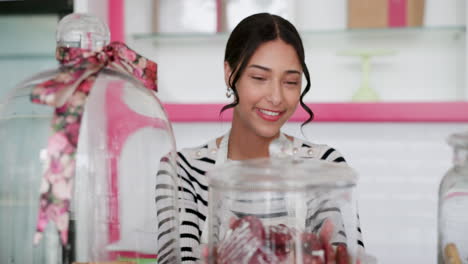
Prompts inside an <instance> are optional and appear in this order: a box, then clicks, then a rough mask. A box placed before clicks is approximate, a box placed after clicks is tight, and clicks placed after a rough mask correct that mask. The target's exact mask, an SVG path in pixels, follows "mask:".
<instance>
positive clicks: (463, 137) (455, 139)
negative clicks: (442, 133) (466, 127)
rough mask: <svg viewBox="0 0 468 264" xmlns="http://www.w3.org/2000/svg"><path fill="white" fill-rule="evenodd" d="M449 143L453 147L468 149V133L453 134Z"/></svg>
mask: <svg viewBox="0 0 468 264" xmlns="http://www.w3.org/2000/svg"><path fill="white" fill-rule="evenodd" d="M447 141H448V143H449V145H451V146H453V147H460V148H468V131H467V132H461V133H455V134H452V135H451V136H450V137H449V138H448V140H447Z"/></svg>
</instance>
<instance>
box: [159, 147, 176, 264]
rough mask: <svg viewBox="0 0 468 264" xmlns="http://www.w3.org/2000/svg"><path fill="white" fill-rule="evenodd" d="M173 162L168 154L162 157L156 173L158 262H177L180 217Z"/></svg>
mask: <svg viewBox="0 0 468 264" xmlns="http://www.w3.org/2000/svg"><path fill="white" fill-rule="evenodd" d="M173 164H174V163H173V162H171V161H170V159H169V157H168V156H165V157H163V158H162V159H161V161H160V163H159V171H158V173H157V174H156V192H155V193H156V197H155V202H156V216H157V220H158V221H157V225H158V226H157V227H158V229H157V230H158V231H157V240H158V244H157V245H158V249H157V254H158V263H177V259H178V255H177V252H176V250H175V248H176V247H177V246H178V241H177V240H178V224H179V222H178V219H177V208H176V207H175V206H176V204H175V201H176V200H177V197H176V192H175V190H176V188H177V181H176V180H175V178H174V177H175V169H174V166H173Z"/></svg>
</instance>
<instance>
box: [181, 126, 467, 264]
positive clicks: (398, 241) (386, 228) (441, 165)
mask: <svg viewBox="0 0 468 264" xmlns="http://www.w3.org/2000/svg"><path fill="white" fill-rule="evenodd" d="M173 127H174V132H175V137H176V139H177V145H178V148H184V147H194V146H199V145H201V144H204V143H205V142H207V141H208V140H210V139H212V138H215V137H218V136H220V135H222V134H223V133H225V131H227V130H228V129H229V124H228V123H175V124H173ZM463 130H465V131H466V130H468V124H428V123H414V124H411V123H407V124H404V123H313V124H311V125H308V126H306V127H305V128H304V136H305V138H307V139H308V140H309V141H312V142H315V143H326V144H328V145H330V146H333V147H335V148H336V149H338V150H339V151H340V152H342V153H343V155H344V156H345V158H346V159H347V161H348V163H349V164H350V165H351V166H352V167H353V168H354V169H356V170H357V172H358V173H359V175H360V179H359V184H358V192H359V194H358V204H359V213H360V217H361V227H362V230H363V236H364V243H365V245H366V249H367V252H368V253H370V254H372V255H374V256H376V257H377V258H378V263H379V264H386V263H388V264H394V263H425V264H431V263H437V253H436V252H437V251H436V241H437V233H436V232H437V222H436V221H437V218H436V214H437V192H438V184H439V181H440V179H441V178H442V176H443V175H444V173H445V172H446V171H447V170H448V169H449V168H450V167H451V166H452V163H451V162H452V161H451V160H452V149H451V148H450V147H449V146H448V145H447V144H446V143H445V140H446V138H447V136H448V135H449V134H451V133H454V132H459V131H463ZM284 132H286V133H289V134H291V135H295V136H298V137H304V136H303V135H302V134H301V131H300V124H299V123H289V124H287V125H286V126H285V128H284Z"/></svg>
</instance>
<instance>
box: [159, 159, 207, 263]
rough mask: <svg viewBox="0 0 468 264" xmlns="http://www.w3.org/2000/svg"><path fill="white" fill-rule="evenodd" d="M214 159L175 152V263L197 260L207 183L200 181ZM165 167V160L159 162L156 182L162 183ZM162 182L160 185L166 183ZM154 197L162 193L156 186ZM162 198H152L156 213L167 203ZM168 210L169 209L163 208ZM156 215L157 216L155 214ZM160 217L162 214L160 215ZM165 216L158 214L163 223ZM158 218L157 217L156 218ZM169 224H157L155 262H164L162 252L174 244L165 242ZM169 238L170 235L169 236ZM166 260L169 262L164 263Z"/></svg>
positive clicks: (203, 219)
mask: <svg viewBox="0 0 468 264" xmlns="http://www.w3.org/2000/svg"><path fill="white" fill-rule="evenodd" d="M213 164H214V161H212V160H210V159H208V158H206V157H202V158H201V159H199V160H196V159H193V158H191V157H190V155H189V154H188V153H187V152H184V151H181V152H178V153H177V159H176V170H177V175H178V206H179V214H178V218H179V222H178V228H179V230H178V231H179V232H180V236H179V241H178V244H179V246H180V253H181V256H180V259H179V260H178V261H177V262H176V263H180V262H182V263H184V264H189V263H190V264H191V263H197V262H198V261H199V260H200V252H201V249H200V242H201V236H202V227H203V224H204V222H205V220H206V218H207V216H206V213H207V211H208V209H207V208H208V186H207V184H206V183H205V182H204V181H203V180H202V178H204V175H205V170H206V169H207V168H209V167H211V166H213ZM166 167H167V163H163V162H161V166H160V171H159V173H158V179H159V181H158V185H159V184H164V183H165V180H164V179H165V177H166V176H165V174H164V173H162V171H164V170H165V168H166ZM167 185H168V184H165V185H164V186H167ZM157 192H158V195H157V197H159V196H161V195H164V193H163V192H161V189H160V188H159V189H158V188H157ZM163 201H164V200H163V199H159V200H158V199H156V208H157V210H158V213H160V214H161V211H163V213H164V212H165V210H166V209H165V208H167V207H168V205H167V204H164V203H163ZM167 210H169V209H167ZM158 216H159V215H158ZM161 216H162V215H161ZM167 217H170V216H166V217H160V219H161V221H162V222H164V221H165V219H167ZM158 218H159V217H158ZM168 228H171V227H170V226H167V225H164V223H163V224H160V227H159V229H158V247H159V249H158V256H159V257H158V263H166V262H164V261H166V255H167V254H168V253H169V251H170V250H171V249H173V248H174V247H173V246H172V244H168V241H169V240H170V239H169V237H171V236H170V234H171V233H170V231H169V229H168ZM171 238H172V237H171ZM167 263H172V262H171V261H170V262H167Z"/></svg>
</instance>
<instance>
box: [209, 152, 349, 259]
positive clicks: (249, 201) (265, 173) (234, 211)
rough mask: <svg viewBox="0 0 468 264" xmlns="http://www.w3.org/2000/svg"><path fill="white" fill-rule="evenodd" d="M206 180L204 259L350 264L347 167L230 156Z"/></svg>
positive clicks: (325, 163) (321, 163) (312, 162)
mask: <svg viewBox="0 0 468 264" xmlns="http://www.w3.org/2000/svg"><path fill="white" fill-rule="evenodd" d="M208 177H209V180H210V197H209V218H208V227H209V231H208V243H209V258H208V262H209V263H217V264H222V263H249V264H253V263H301V264H302V263H332V261H336V263H356V255H357V217H356V208H355V186H356V173H355V172H354V171H353V170H352V169H351V168H350V167H348V166H347V165H343V164H337V163H331V162H326V161H320V160H292V159H276V158H272V159H259V160H251V161H242V162H239V161H232V162H228V163H226V164H224V165H221V166H220V167H218V168H217V169H215V170H213V171H211V172H209V174H208ZM327 261H328V262H327ZM333 263H335V262H333Z"/></svg>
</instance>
